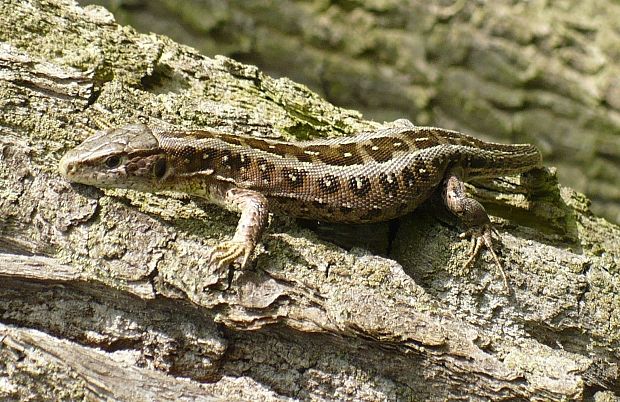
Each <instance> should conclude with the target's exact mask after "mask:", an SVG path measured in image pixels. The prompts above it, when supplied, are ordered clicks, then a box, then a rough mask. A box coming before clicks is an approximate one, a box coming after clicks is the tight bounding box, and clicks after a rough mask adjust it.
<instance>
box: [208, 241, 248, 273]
mask: <svg viewBox="0 0 620 402" xmlns="http://www.w3.org/2000/svg"><path fill="white" fill-rule="evenodd" d="M252 249H253V247H251V245H249V244H247V243H245V242H242V241H237V240H228V241H224V242H222V243H220V244H218V245H217V246H215V247H214V248H213V251H211V255H210V256H209V264H210V265H211V264H213V265H215V266H216V267H217V268H218V269H221V268H223V267H224V266H226V265H230V264H232V263H233V262H235V261H236V262H238V263H239V265H240V267H241V268H244V267H245V266H246V264H247V262H248V259H249V257H250V254H252Z"/></svg>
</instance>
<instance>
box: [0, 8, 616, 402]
mask: <svg viewBox="0 0 620 402" xmlns="http://www.w3.org/2000/svg"><path fill="white" fill-rule="evenodd" d="M0 41H1V43H0V110H2V113H1V114H0V399H3V400H5V399H6V400H37V399H56V400H75V399H88V400H132V401H133V400H136V401H138V400H153V399H157V400H196V399H198V400H200V399H202V400H212V399H215V400H217V399H226V400H231V399H233V400H234V399H237V400H265V401H272V400H351V401H353V400H355V401H359V400H361V401H375V400H444V399H453V398H460V399H470V400H501V399H511V400H515V399H516V400H598V401H602V400H614V398H616V397H618V396H619V395H620V379H619V376H620V373H619V372H618V363H619V361H620V353H619V352H618V351H619V350H620V300H619V296H618V295H619V294H620V292H619V291H618V289H619V288H620V271H619V264H618V263H619V261H620V228H618V227H617V226H615V225H613V224H610V223H608V222H606V221H605V220H604V219H602V218H598V217H596V216H595V215H593V214H592V213H591V212H590V211H589V209H588V200H587V199H586V198H585V197H584V196H582V195H580V194H578V193H576V192H574V191H573V190H571V189H568V188H564V187H560V186H559V185H558V184H557V178H556V176H555V174H554V171H553V169H551V170H549V171H544V172H538V173H536V174H530V175H525V176H523V177H515V178H504V179H502V180H494V181H491V182H484V183H476V187H471V188H470V190H471V192H472V193H473V194H474V195H475V196H476V197H477V198H478V199H480V200H481V201H482V202H483V203H484V204H485V206H486V207H487V209H488V210H489V211H490V212H491V213H492V215H493V221H494V222H495V223H496V225H497V227H498V229H499V231H500V233H501V236H502V240H501V246H499V251H500V254H501V259H502V261H504V264H505V269H506V271H507V274H508V276H509V282H510V285H511V288H510V292H509V293H508V294H505V293H503V292H502V281H501V279H500V277H499V275H498V274H497V272H496V269H495V267H494V266H493V263H492V260H491V258H490V256H489V255H488V254H486V253H485V254H484V256H483V258H480V259H479V261H478V262H477V263H476V264H475V265H474V267H473V268H472V269H471V270H470V271H469V272H463V271H462V269H461V267H462V266H463V264H464V262H465V261H466V260H467V256H468V251H469V243H468V242H467V241H466V240H461V239H459V237H458V234H459V233H460V230H459V228H458V227H455V226H454V225H452V224H451V223H450V222H446V221H444V220H443V219H437V218H435V216H436V214H435V212H434V211H432V209H433V208H432V207H430V206H427V207H423V208H421V209H420V210H419V211H416V212H415V213H414V214H412V215H411V216H408V217H406V218H405V219H403V220H402V221H401V222H400V224H399V228H398V231H397V232H396V234H395V236H394V242H393V245H392V249H391V253H390V256H389V257H385V256H379V255H376V254H374V253H371V252H369V251H366V250H365V249H363V248H360V247H354V248H351V249H348V250H345V249H343V248H341V247H339V246H337V245H336V244H334V243H333V242H331V241H325V240H321V239H319V238H318V237H317V234H316V233H315V232H313V231H310V230H308V229H306V228H304V227H302V226H300V224H298V223H297V222H294V221H291V220H289V219H286V218H281V217H274V218H273V221H272V223H271V226H270V228H269V230H268V231H267V233H266V234H265V236H264V239H263V246H262V247H261V249H260V250H259V253H258V255H257V256H256V259H255V263H254V264H253V267H252V268H251V269H248V270H245V271H236V272H234V273H233V274H232V275H231V276H230V277H228V275H227V274H225V273H219V272H214V271H213V270H212V269H210V267H209V266H208V265H207V264H206V261H207V258H208V254H209V251H210V248H211V247H212V246H213V245H214V244H217V242H218V241H220V240H221V239H224V238H227V237H229V236H231V235H232V233H233V231H234V227H235V224H236V220H237V216H235V215H234V214H231V213H228V212H225V211H223V210H221V209H219V208H217V207H215V206H211V205H208V204H206V203H204V202H202V201H200V200H198V199H193V198H189V197H187V196H184V195H182V194H174V193H170V194H159V195H153V194H143V193H136V192H131V191H124V190H106V191H102V190H99V189H96V188H93V187H86V186H79V185H70V184H69V183H67V182H65V181H64V180H63V179H62V178H61V177H60V176H59V174H58V173H57V171H56V169H57V163H58V160H59V159H60V157H61V156H62V154H63V153H64V152H66V150H68V149H69V148H71V147H72V146H74V145H76V144H77V143H79V142H80V141H81V140H83V139H84V138H86V137H87V136H88V135H89V130H88V129H87V127H90V128H96V127H98V126H99V125H101V124H109V125H120V124H124V123H130V122H135V121H138V120H140V121H144V122H146V123H149V124H170V125H173V126H176V127H204V126H208V127H215V128H217V129H220V130H224V131H229V132H235V133H246V134H254V135H259V136H269V137H281V138H286V139H293V138H298V139H304V138H316V137H320V136H327V135H345V134H346V135H349V134H354V133H355V132H357V131H359V130H362V129H369V128H373V127H377V126H378V124H377V123H374V122H370V121H365V120H363V119H362V118H361V115H360V114H359V113H358V112H355V111H349V110H343V109H340V108H337V107H335V106H333V105H331V104H330V103H328V102H326V101H325V100H323V99H322V98H320V97H319V96H318V95H316V94H314V93H312V92H311V91H309V90H308V89H307V88H305V87H304V86H302V85H299V84H296V83H294V82H293V81H291V80H289V79H273V78H270V77H269V76H267V75H265V74H263V73H262V72H261V71H260V70H258V69H257V68H256V67H252V66H248V65H243V64H240V63H238V62H236V61H233V60H231V59H228V58H225V57H215V58H209V57H206V56H203V55H201V54H199V53H198V52H197V51H195V50H193V49H191V48H189V47H186V46H181V45H178V44H176V43H174V42H173V41H172V40H170V39H168V38H166V37H162V36H157V35H153V34H151V35H144V34H139V33H137V32H136V31H135V30H133V29H132V28H129V27H122V26H119V25H117V24H116V23H115V21H114V19H113V17H112V16H111V15H110V14H109V13H108V12H106V11H105V10H104V9H102V8H98V7H87V8H84V9H82V8H80V7H78V6H77V5H76V4H75V3H74V2H71V1H66V0H49V1H45V2H40V1H23V0H19V1H18V0H15V1H6V0H5V1H3V2H1V3H0ZM377 232H380V231H377Z"/></svg>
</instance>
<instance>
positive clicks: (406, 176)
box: [401, 166, 417, 188]
mask: <svg viewBox="0 0 620 402" xmlns="http://www.w3.org/2000/svg"><path fill="white" fill-rule="evenodd" d="M401 174H402V175H403V181H404V182H405V186H407V187H408V188H413V187H416V185H417V180H416V177H415V174H414V173H413V171H412V170H411V169H410V168H409V167H407V166H405V167H404V168H403V169H402V170H401Z"/></svg>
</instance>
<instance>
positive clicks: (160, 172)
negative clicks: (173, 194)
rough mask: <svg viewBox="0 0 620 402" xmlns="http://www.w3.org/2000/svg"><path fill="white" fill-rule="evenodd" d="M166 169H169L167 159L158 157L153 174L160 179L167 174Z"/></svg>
mask: <svg viewBox="0 0 620 402" xmlns="http://www.w3.org/2000/svg"><path fill="white" fill-rule="evenodd" d="M166 170H168V168H167V166H166V160H165V159H158V160H157V162H155V164H154V165H153V174H154V175H155V177H157V178H158V179H161V178H162V177H164V175H165V174H166Z"/></svg>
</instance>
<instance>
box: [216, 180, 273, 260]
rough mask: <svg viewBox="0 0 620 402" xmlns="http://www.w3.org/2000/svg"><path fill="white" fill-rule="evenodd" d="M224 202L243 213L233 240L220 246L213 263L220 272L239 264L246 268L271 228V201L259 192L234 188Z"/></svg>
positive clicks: (227, 192)
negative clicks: (229, 266) (266, 229)
mask: <svg viewBox="0 0 620 402" xmlns="http://www.w3.org/2000/svg"><path fill="white" fill-rule="evenodd" d="M224 202H225V203H226V205H227V206H228V207H229V208H230V209H232V210H236V211H240V212H241V217H240V218H239V223H238V224H237V229H236V230H235V235H234V236H233V238H232V240H228V241H224V242H222V243H220V244H218V245H217V246H216V247H215V248H214V249H213V251H212V252H211V256H210V258H209V263H210V264H214V265H215V266H216V267H217V268H218V269H220V268H222V267H224V266H225V265H229V264H232V263H233V262H235V261H237V262H238V263H239V265H240V266H241V268H244V267H245V266H246V265H247V262H248V259H249V257H250V255H251V254H252V251H254V248H255V247H256V244H258V242H259V241H260V238H261V235H262V234H263V230H264V229H265V227H266V226H267V217H268V212H269V208H268V202H267V198H265V196H264V195H262V194H261V193H259V192H256V191H252V190H246V189H240V188H231V189H229V190H228V191H226V194H225V195H224Z"/></svg>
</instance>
